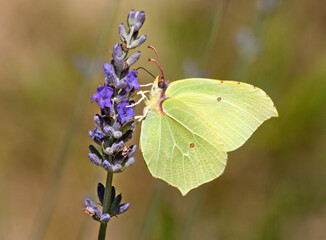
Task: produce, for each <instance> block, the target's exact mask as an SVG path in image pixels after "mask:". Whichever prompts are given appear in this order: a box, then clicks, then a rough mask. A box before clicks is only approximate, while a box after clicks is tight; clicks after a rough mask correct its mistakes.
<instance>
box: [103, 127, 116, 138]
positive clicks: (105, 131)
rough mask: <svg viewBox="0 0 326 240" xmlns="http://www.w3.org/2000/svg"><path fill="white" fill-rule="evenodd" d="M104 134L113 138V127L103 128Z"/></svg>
mask: <svg viewBox="0 0 326 240" xmlns="http://www.w3.org/2000/svg"><path fill="white" fill-rule="evenodd" d="M103 132H104V133H105V134H106V135H107V136H108V137H111V136H112V135H113V134H114V129H113V127H111V126H109V125H107V126H105V127H104V128H103Z"/></svg>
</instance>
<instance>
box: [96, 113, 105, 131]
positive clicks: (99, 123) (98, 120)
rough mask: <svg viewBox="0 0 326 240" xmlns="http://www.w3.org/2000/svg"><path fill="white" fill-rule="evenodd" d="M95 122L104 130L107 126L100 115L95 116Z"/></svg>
mask: <svg viewBox="0 0 326 240" xmlns="http://www.w3.org/2000/svg"><path fill="white" fill-rule="evenodd" d="M94 122H95V123H96V125H97V126H99V127H100V128H103V126H104V124H105V121H104V119H103V118H102V117H101V116H100V115H98V114H95V115H94Z"/></svg>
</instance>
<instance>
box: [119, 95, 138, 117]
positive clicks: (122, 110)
mask: <svg viewBox="0 0 326 240" xmlns="http://www.w3.org/2000/svg"><path fill="white" fill-rule="evenodd" d="M129 105H130V104H129V98H127V99H126V100H124V101H123V102H121V103H119V104H118V106H117V111H118V118H119V120H120V121H121V123H124V122H126V121H129V120H130V119H132V118H133V116H134V114H135V111H134V110H133V109H132V108H131V107H127V106H129Z"/></svg>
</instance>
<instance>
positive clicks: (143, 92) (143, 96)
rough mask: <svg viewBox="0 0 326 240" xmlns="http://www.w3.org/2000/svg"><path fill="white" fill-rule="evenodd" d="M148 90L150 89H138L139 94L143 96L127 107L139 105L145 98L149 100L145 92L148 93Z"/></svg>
mask: <svg viewBox="0 0 326 240" xmlns="http://www.w3.org/2000/svg"><path fill="white" fill-rule="evenodd" d="M148 92H149V91H138V92H137V94H139V95H141V98H140V99H139V100H138V101H137V102H136V103H134V104H131V105H129V106H127V107H129V108H130V107H134V106H136V105H138V104H139V103H141V102H142V101H143V100H145V101H147V102H148V101H149V100H148V98H147V96H146V95H145V93H148Z"/></svg>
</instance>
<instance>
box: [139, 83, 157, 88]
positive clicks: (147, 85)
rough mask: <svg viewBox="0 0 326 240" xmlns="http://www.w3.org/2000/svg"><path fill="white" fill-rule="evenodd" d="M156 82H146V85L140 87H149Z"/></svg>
mask: <svg viewBox="0 0 326 240" xmlns="http://www.w3.org/2000/svg"><path fill="white" fill-rule="evenodd" d="M153 85H154V83H149V84H144V85H140V87H149V86H153Z"/></svg>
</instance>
